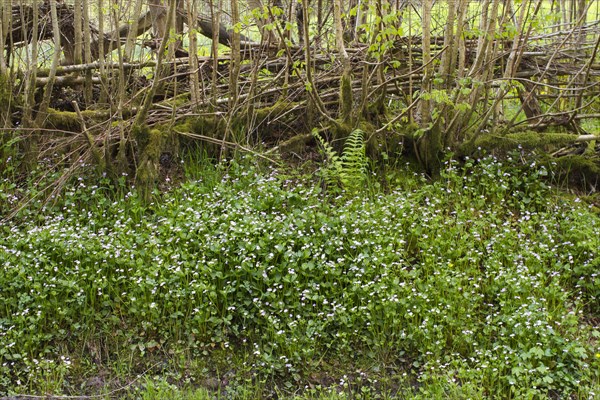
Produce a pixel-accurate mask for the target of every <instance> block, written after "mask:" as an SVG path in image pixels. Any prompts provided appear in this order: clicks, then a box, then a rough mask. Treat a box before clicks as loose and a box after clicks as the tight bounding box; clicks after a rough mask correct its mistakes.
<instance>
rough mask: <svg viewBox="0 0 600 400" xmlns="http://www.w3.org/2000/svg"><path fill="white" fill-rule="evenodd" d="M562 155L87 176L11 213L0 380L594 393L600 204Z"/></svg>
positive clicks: (376, 392) (186, 394)
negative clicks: (329, 184)
mask: <svg viewBox="0 0 600 400" xmlns="http://www.w3.org/2000/svg"><path fill="white" fill-rule="evenodd" d="M551 173H552V172H551V171H549V170H547V169H545V168H543V167H540V166H537V165H535V164H531V165H518V163H517V161H516V158H515V160H507V161H505V162H503V163H500V162H499V161H498V160H496V159H494V158H493V157H486V158H484V159H481V160H466V162H465V163H464V165H461V166H458V165H457V164H456V163H455V162H448V163H446V164H445V167H444V169H443V171H442V173H441V176H440V178H439V179H436V180H434V181H428V180H426V179H425V178H424V177H423V176H421V175H418V174H412V173H410V172H408V171H405V172H404V173H403V174H400V175H398V174H392V175H391V177H388V178H389V179H387V180H385V182H386V185H382V186H385V187H390V189H389V190H386V191H383V190H382V189H377V185H375V184H372V185H363V186H367V187H369V188H370V190H363V191H356V190H355V191H353V192H352V195H349V194H347V193H346V194H345V193H344V192H343V191H341V192H340V190H335V191H334V190H331V188H329V189H324V188H323V186H322V185H320V184H319V183H318V182H315V181H314V180H313V179H312V178H308V177H302V176H298V175H296V174H292V175H290V174H289V173H286V172H285V171H277V170H269V169H267V170H265V169H264V168H260V167H258V166H257V165H256V163H255V162H254V161H252V160H245V161H244V160H242V161H240V160H238V161H235V160H234V161H231V162H228V163H223V164H221V165H219V166H218V167H213V166H205V167H202V168H201V170H200V171H197V172H196V173H195V174H192V175H193V176H192V178H191V179H189V180H188V181H185V182H184V183H182V184H181V185H180V186H178V187H176V188H173V189H171V190H170V191H168V192H166V193H164V194H162V195H158V194H156V200H155V202H154V203H151V204H145V203H144V202H142V200H141V199H140V196H138V194H137V193H136V191H135V189H131V190H129V189H126V186H125V184H124V183H122V184H120V185H119V184H115V183H113V182H112V181H110V180H108V179H106V178H101V179H100V178H98V179H96V181H94V182H92V181H91V180H89V179H81V180H80V181H78V182H77V183H75V184H73V185H71V186H70V187H69V189H67V190H66V191H65V192H64V193H63V194H62V195H61V196H60V198H59V199H58V200H57V201H56V202H53V203H52V202H51V203H48V204H46V205H42V203H41V202H36V201H33V202H31V203H30V204H29V206H28V209H24V210H23V211H22V213H21V214H18V215H16V216H15V217H14V218H13V219H10V220H5V221H3V223H2V225H1V227H0V232H1V234H0V395H15V394H25V393H26V394H37V395H48V394H71V395H81V394H99V395H105V396H106V397H107V398H146V399H158V398H167V397H168V398H182V399H204V398H214V397H216V398H264V397H273V398H275V397H278V398H356V397H362V398H423V399H425V398H428V399H430V398H456V399H463V398H498V399H506V398H515V399H523V398H565V399H566V398H580V399H587V398H590V399H591V398H595V397H596V396H597V395H598V393H600V345H599V343H598V338H599V337H600V327H599V313H600V303H599V302H598V296H599V295H600V280H599V278H598V269H599V266H600V251H599V249H600V219H599V218H598V215H597V214H594V212H593V211H592V210H590V207H589V206H588V205H586V204H585V203H584V202H581V201H579V200H578V199H575V198H574V199H569V198H566V197H565V196H559V195H557V193H556V192H555V191H553V190H552V189H551V188H550V186H548V184H547V183H545V182H546V181H545V180H544V179H545V178H546V177H547V175H551ZM370 179H371V180H372V181H373V182H375V181H376V178H370ZM5 184H6V182H4V183H3V185H5ZM4 187H6V188H7V191H8V188H9V186H8V185H7V184H6V186H4ZM7 193H8V192H7ZM332 193H333V194H332ZM4 198H6V199H9V198H10V196H8V195H6V196H5V197H4ZM0 209H2V208H0Z"/></svg>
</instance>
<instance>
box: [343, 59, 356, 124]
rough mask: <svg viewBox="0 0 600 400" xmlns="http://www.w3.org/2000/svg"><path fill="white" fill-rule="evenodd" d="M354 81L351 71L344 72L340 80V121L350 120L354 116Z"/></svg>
mask: <svg viewBox="0 0 600 400" xmlns="http://www.w3.org/2000/svg"><path fill="white" fill-rule="evenodd" d="M353 103H354V99H353V97H352V79H351V77H350V71H344V74H343V75H342V77H341V78H340V119H342V120H349V119H350V117H351V115H352V106H353Z"/></svg>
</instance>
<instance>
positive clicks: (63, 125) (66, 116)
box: [46, 108, 83, 131]
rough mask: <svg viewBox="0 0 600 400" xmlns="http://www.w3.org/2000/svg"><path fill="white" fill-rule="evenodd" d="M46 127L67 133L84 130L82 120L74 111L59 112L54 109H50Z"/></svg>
mask: <svg viewBox="0 0 600 400" xmlns="http://www.w3.org/2000/svg"><path fill="white" fill-rule="evenodd" d="M46 125H47V126H50V127H52V128H55V129H61V130H67V131H80V130H81V129H83V128H82V126H81V119H80V118H79V116H78V115H77V113H75V112H73V111H59V110H55V109H54V108H48V116H47V118H46Z"/></svg>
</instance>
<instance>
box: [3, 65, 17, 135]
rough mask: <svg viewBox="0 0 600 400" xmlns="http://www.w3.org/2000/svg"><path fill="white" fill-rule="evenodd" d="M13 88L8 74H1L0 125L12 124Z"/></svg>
mask: <svg viewBox="0 0 600 400" xmlns="http://www.w3.org/2000/svg"><path fill="white" fill-rule="evenodd" d="M12 97H13V96H12V88H11V84H10V80H9V78H8V76H6V75H4V74H0V125H1V126H9V125H10V119H11V116H10V114H11V113H10V107H9V106H10V104H11V103H12V102H14V101H13V100H12Z"/></svg>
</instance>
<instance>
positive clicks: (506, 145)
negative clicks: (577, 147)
mask: <svg viewBox="0 0 600 400" xmlns="http://www.w3.org/2000/svg"><path fill="white" fill-rule="evenodd" d="M576 138H577V135H572V134H568V133H540V132H535V131H523V132H514V133H509V134H506V135H494V134H482V135H479V136H477V137H476V138H474V139H473V140H472V141H470V142H468V143H465V144H464V145H463V146H462V147H461V148H460V154H472V153H475V152H476V151H477V150H478V149H479V148H481V149H483V150H487V151H489V152H491V151H498V150H499V151H508V150H512V149H516V148H518V147H519V146H520V147H522V148H525V149H538V148H544V147H548V146H564V145H566V144H569V143H572V142H573V141H574V140H575V139H576Z"/></svg>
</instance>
